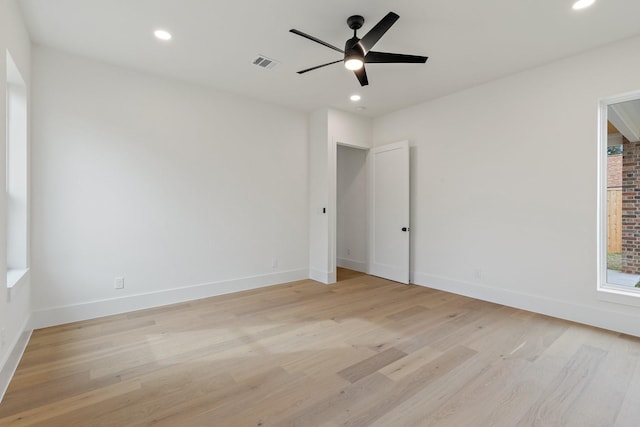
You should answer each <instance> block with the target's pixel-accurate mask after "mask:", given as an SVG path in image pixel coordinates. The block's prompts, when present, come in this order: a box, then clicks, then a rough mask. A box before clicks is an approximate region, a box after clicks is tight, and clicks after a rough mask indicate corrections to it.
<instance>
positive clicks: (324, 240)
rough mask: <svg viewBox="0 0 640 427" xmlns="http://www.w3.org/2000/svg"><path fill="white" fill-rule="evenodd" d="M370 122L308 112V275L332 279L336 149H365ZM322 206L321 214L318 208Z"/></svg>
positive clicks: (327, 112)
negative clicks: (309, 114) (346, 147)
mask: <svg viewBox="0 0 640 427" xmlns="http://www.w3.org/2000/svg"><path fill="white" fill-rule="evenodd" d="M371 130H372V121H371V119H369V118H367V117H362V116H358V115H355V114H351V113H347V112H343V111H338V110H333V109H322V110H318V111H315V112H313V113H312V114H311V118H310V128H309V146H310V147H309V174H310V175H309V176H310V178H309V208H310V212H309V215H310V220H309V227H310V232H309V237H310V242H309V276H310V277H311V278H312V279H314V280H317V281H319V282H322V283H333V282H335V281H336V209H337V205H336V150H337V146H338V143H340V144H343V145H350V146H354V147H362V148H368V147H370V146H371V141H372V134H371ZM323 208H326V212H325V213H323V211H322V209H323Z"/></svg>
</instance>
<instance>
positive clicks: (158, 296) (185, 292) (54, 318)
mask: <svg viewBox="0 0 640 427" xmlns="http://www.w3.org/2000/svg"><path fill="white" fill-rule="evenodd" d="M307 278H309V271H308V270H306V269H302V270H290V271H283V272H278V273H272V274H264V275H260V276H252V277H244V278H240V279H233V280H226V281H220V282H212V283H203V284H198V285H192V286H186V287H181V288H174V289H166V290H162V291H157V292H149V293H144V294H137V295H129V296H125V297H120V298H111V299H105V300H99V301H90V302H86V303H81V304H74V305H67V306H62V307H50V308H45V309H39V310H34V311H33V312H32V314H31V324H30V327H31V329H38V328H45V327H48V326H54V325H61V324H64V323H70V322H77V321H80V320H87V319H93V318H96V317H104V316H110V315H113V314H121V313H127V312H130V311H136V310H143V309H146V308H153V307H159V306H163V305H169V304H176V303H180V302H185V301H192V300H196V299H201V298H208V297H213V296H217V295H224V294H229V293H233V292H240V291H246V290H250V289H256V288H261V287H265V286H271V285H276V284H279V283H286V282H293V281H296V280H304V279H307Z"/></svg>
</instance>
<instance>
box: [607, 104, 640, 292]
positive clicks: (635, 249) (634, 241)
mask: <svg viewBox="0 0 640 427" xmlns="http://www.w3.org/2000/svg"><path fill="white" fill-rule="evenodd" d="M599 125H600V136H599V139H600V188H599V205H600V206H599V217H598V223H599V228H600V232H599V239H598V245H599V250H598V254H599V281H598V282H599V283H598V289H599V290H605V291H610V292H614V293H619V294H627V295H633V296H640V93H633V94H625V95H620V96H616V97H611V98H607V99H605V100H603V101H601V103H600V123H599Z"/></svg>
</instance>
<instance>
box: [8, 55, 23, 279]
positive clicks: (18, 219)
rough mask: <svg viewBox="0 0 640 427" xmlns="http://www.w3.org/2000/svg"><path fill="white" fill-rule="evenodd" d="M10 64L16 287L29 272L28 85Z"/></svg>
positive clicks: (11, 267)
mask: <svg viewBox="0 0 640 427" xmlns="http://www.w3.org/2000/svg"><path fill="white" fill-rule="evenodd" d="M6 63H7V94H6V99H7V109H6V111H7V113H6V114H7V118H6V123H7V145H6V150H7V151H6V174H7V176H6V184H7V185H6V192H7V205H6V206H7V248H6V249H7V286H9V287H13V286H14V285H15V284H16V283H17V282H18V281H19V280H20V279H21V278H22V276H23V275H24V274H25V273H26V271H27V263H28V255H27V254H28V236H27V227H28V224H27V221H28V214H27V212H28V211H27V201H28V197H27V185H28V184H27V176H28V175H27V165H28V160H27V159H28V158H27V153H28V150H27V88H26V84H25V82H24V80H23V78H22V75H21V74H20V71H19V70H18V67H17V66H16V64H15V62H14V61H13V58H12V57H11V55H10V54H9V52H8V51H7V52H6Z"/></svg>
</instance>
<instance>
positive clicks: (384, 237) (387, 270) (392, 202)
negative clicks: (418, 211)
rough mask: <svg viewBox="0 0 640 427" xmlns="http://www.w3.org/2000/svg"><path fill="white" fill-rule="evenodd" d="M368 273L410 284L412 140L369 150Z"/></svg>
mask: <svg viewBox="0 0 640 427" xmlns="http://www.w3.org/2000/svg"><path fill="white" fill-rule="evenodd" d="M369 167H370V169H369V170H370V179H369V182H370V187H369V188H370V194H369V200H370V209H369V212H370V215H371V216H370V226H369V229H370V239H369V244H370V248H369V273H370V274H372V275H374V276H379V277H384V278H385V279H389V280H394V281H396V282H400V283H409V142H408V141H401V142H396V143H394V144H388V145H384V146H382V147H376V148H373V149H371V150H370V151H369Z"/></svg>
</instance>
